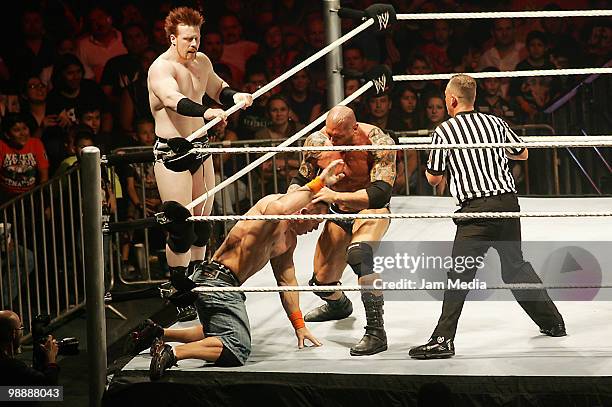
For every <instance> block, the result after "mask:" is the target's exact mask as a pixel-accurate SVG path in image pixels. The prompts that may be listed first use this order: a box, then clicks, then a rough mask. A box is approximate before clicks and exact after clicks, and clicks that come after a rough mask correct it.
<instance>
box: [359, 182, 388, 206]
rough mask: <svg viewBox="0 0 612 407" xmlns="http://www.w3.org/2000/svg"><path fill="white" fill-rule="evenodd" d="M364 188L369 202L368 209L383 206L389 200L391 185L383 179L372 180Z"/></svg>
mask: <svg viewBox="0 0 612 407" xmlns="http://www.w3.org/2000/svg"><path fill="white" fill-rule="evenodd" d="M365 190H366V193H367V194H368V200H369V202H370V204H369V206H368V208H369V209H381V208H384V207H385V205H387V204H388V203H389V201H390V200H391V192H392V187H391V185H389V184H388V183H386V182H385V181H381V180H378V181H374V182H372V183H371V184H370V186H369V187H367V188H366V189H365Z"/></svg>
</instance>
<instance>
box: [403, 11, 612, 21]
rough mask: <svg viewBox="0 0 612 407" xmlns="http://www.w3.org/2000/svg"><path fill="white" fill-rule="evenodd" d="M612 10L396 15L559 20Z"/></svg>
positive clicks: (602, 14) (406, 16)
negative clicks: (560, 18)
mask: <svg viewBox="0 0 612 407" xmlns="http://www.w3.org/2000/svg"><path fill="white" fill-rule="evenodd" d="M607 16H612V10H549V11H546V10H539V11H481V12H469V13H418V14H417V13H411V14H397V19H398V20H457V19H461V20H463V19H478V18H542V17H544V18H559V17H607Z"/></svg>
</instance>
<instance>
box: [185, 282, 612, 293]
mask: <svg viewBox="0 0 612 407" xmlns="http://www.w3.org/2000/svg"><path fill="white" fill-rule="evenodd" d="M587 288H612V285H589V284H583V285H546V284H538V283H512V284H501V285H494V286H487V288H486V290H542V289H548V290H557V289H559V290H562V289H587ZM192 290H193V291H195V292H200V293H206V292H209V293H214V292H250V293H271V292H295V291H299V292H313V293H321V292H334V291H443V290H446V288H420V287H415V288H408V287H397V288H396V287H393V288H390V287H388V286H382V287H375V286H361V285H346V286H342V285H334V286H309V285H294V286H286V285H284V286H280V287H279V286H269V287H266V286H262V287H243V286H240V287H209V286H198V287H195V288H193V289H192ZM450 290H459V289H450ZM473 290H474V291H484V290H483V289H478V288H475V289H473ZM470 291H472V290H470Z"/></svg>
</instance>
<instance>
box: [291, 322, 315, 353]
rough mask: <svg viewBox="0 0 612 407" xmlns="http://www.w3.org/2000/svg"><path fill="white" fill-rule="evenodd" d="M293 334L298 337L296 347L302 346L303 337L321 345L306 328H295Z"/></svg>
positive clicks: (300, 347)
mask: <svg viewBox="0 0 612 407" xmlns="http://www.w3.org/2000/svg"><path fill="white" fill-rule="evenodd" d="M295 336H297V338H298V348H299V349H302V348H304V339H308V340H309V341H310V342H312V344H313V345H314V346H321V342H319V340H318V339H317V338H315V336H314V335H313V334H311V333H310V331H309V330H308V328H306V327H304V328H300V329H296V330H295Z"/></svg>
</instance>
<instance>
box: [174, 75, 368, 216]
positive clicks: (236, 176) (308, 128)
mask: <svg viewBox="0 0 612 407" xmlns="http://www.w3.org/2000/svg"><path fill="white" fill-rule="evenodd" d="M372 86H374V83H373V82H372V81H368V82H366V83H364V84H363V85H362V86H361V87H360V88H359V89H357V90H356V91H355V93H353V94H351V95H350V96H349V97H347V98H346V99H344V100H343V101H342V102H340V103H338V104H339V105H347V104H349V103H351V102H352V101H353V100H355V99H357V98H358V97H359V96H361V95H362V94H363V93H365V92H366V91H367V90H368V89H370V88H371V87H372ZM327 113H328V112H325V113H323V114H322V115H321V116H319V117H318V118H316V119H315V120H314V121H313V122H312V123H310V124H309V125H307V126H306V127H304V128H303V129H302V130H300V131H298V132H297V133H295V134H294V135H293V136H291V137H289V138H288V139H287V140H285V141H283V142H282V143H281V144H280V145H279V147H286V146H288V145H290V144H292V143H293V142H295V141H297V140H298V139H300V137H302V136H304V135H305V134H307V133H308V132H309V131H311V130H312V129H314V128H315V127H317V126H318V125H319V124H321V123H323V121H324V120H325V118H326V117H327ZM205 151H208V149H205ZM274 155H276V153H275V152H269V153H266V154H265V155H263V156H262V157H259V158H258V159H256V160H255V161H253V162H252V163H250V164H248V165H247V166H246V167H244V168H242V169H241V170H240V171H238V172H236V173H235V174H234V175H232V176H231V177H229V178H227V179H226V180H225V181H222V182H220V183H219V184H217V185H215V187H214V188H211V189H210V190H208V192H206V193H204V194H202V195H201V196H200V197H199V198H196V199H195V200H194V201H193V202H191V203H190V204H188V205H186V206H185V207H186V208H187V209H193V208H194V207H195V206H196V205H198V204H199V203H201V202H204V201H206V200H207V199H208V198H209V197H212V196H214V195H215V193H217V192H218V191H220V190H222V189H223V188H225V187H226V186H228V185H230V184H231V183H233V182H234V181H236V180H237V179H239V178H241V177H242V176H243V175H245V174H246V173H248V172H249V171H251V170H252V169H253V168H255V167H257V166H258V165H259V164H261V163H263V162H265V161H267V160H269V159H270V158H272V157H273V156H274Z"/></svg>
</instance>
